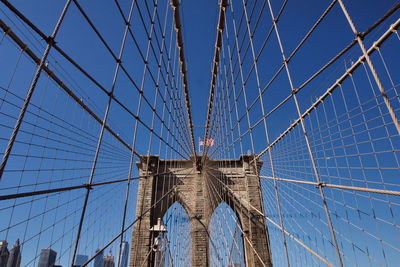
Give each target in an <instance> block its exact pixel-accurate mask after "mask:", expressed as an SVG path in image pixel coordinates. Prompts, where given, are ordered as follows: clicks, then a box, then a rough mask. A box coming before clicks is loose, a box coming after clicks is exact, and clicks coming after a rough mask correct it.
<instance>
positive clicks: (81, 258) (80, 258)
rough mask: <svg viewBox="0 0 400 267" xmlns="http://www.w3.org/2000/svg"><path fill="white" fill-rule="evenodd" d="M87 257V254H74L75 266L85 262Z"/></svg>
mask: <svg viewBox="0 0 400 267" xmlns="http://www.w3.org/2000/svg"><path fill="white" fill-rule="evenodd" d="M88 259H89V257H88V256H87V255H79V254H78V255H76V259H75V263H74V265H75V266H82V265H83V264H84V263H85V262H87V261H88Z"/></svg>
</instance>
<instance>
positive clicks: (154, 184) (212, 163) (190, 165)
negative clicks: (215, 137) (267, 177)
mask: <svg viewBox="0 0 400 267" xmlns="http://www.w3.org/2000/svg"><path fill="white" fill-rule="evenodd" d="M253 159H254V156H252V155H242V156H240V159H239V160H230V159H229V160H210V159H208V158H205V159H204V160H202V158H201V157H198V158H197V159H196V160H194V159H193V158H192V160H160V159H159V157H158V156H148V157H147V156H146V157H142V159H141V161H140V162H137V166H138V168H139V170H140V176H141V177H142V178H141V179H140V182H139V189H138V201H137V208H136V216H137V217H138V219H139V221H138V222H137V223H136V225H135V228H134V231H133V236H132V244H133V246H132V250H131V262H130V266H154V265H155V258H156V255H155V254H156V252H155V251H156V250H155V249H154V246H155V244H157V243H158V242H157V241H156V239H157V235H158V233H155V232H154V231H152V230H151V229H154V228H155V227H159V218H162V217H163V216H164V214H165V213H166V211H167V210H168V208H169V207H171V205H172V204H174V203H175V202H178V203H179V204H181V205H182V206H183V208H184V209H185V210H186V212H187V214H188V216H189V218H190V224H191V237H192V250H191V251H192V266H209V250H210V246H209V242H210V240H209V236H210V232H209V227H208V226H209V222H210V219H211V216H212V214H213V212H214V210H215V209H216V207H217V206H218V205H219V204H220V203H221V202H222V201H225V202H226V204H228V205H229V206H230V207H231V208H232V210H233V211H234V213H235V214H236V216H237V218H238V220H239V224H240V226H241V227H240V228H241V229H240V231H241V234H242V236H243V248H244V258H245V259H244V262H245V264H246V266H249V267H253V266H272V264H271V253H270V246H269V239H268V229H267V227H266V224H265V219H264V216H262V215H260V214H257V213H256V212H255V211H254V210H263V202H262V197H261V188H260V181H259V176H258V175H257V173H258V171H259V169H260V168H261V166H262V162H261V161H257V162H255V161H253ZM252 162H255V163H252ZM256 166H257V167H256ZM166 195H168V197H167V198H164V196H166ZM147 210H150V211H149V212H147V213H145V215H143V216H142V217H139V216H140V215H141V214H143V212H145V211H147Z"/></svg>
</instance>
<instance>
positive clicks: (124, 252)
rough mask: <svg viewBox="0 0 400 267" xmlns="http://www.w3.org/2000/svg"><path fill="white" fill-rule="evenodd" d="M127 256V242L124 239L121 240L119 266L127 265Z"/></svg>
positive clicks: (126, 266)
mask: <svg viewBox="0 0 400 267" xmlns="http://www.w3.org/2000/svg"><path fill="white" fill-rule="evenodd" d="M128 258H129V243H128V242H126V241H123V242H122V251H121V264H120V267H128Z"/></svg>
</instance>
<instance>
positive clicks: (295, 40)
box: [0, 0, 400, 266]
mask: <svg viewBox="0 0 400 267" xmlns="http://www.w3.org/2000/svg"><path fill="white" fill-rule="evenodd" d="M36 2H37V3H36ZM36 2H35V4H32V3H24V4H22V3H13V2H9V1H6V0H2V1H1V4H0V28H1V31H2V35H1V36H0V62H1V63H0V64H1V65H0V158H1V165H0V218H1V220H0V240H4V241H6V242H2V244H1V246H2V247H0V249H3V250H4V248H5V247H7V249H8V250H9V251H10V256H9V258H8V261H12V260H15V261H16V262H17V261H19V263H14V265H12V266H19V265H18V264H20V265H22V266H36V265H38V264H39V261H41V260H42V256H43V255H44V253H45V252H46V251H45V250H42V249H47V248H49V249H51V250H52V251H53V252H55V253H56V254H55V256H54V260H53V262H52V264H60V265H63V266H72V265H74V264H75V265H80V266H87V265H92V264H93V265H94V266H102V265H101V264H102V262H104V264H105V263H106V262H107V261H108V262H110V263H111V262H113V263H115V265H116V266H128V264H129V262H130V265H131V266H132V265H133V261H132V257H131V256H130V255H133V254H132V253H136V252H134V251H133V252H132V251H131V250H132V249H131V248H132V247H133V244H132V242H134V240H131V239H132V238H131V237H132V234H133V233H132V232H133V229H134V227H135V225H137V222H138V221H141V220H142V217H143V215H145V214H147V213H149V212H150V210H146V209H142V210H140V212H139V213H138V211H137V210H136V208H137V207H136V205H137V203H138V201H139V198H142V197H143V196H142V195H141V194H138V191H139V190H138V188H139V181H142V180H143V179H147V177H149V174H148V173H145V175H141V174H140V173H139V171H138V169H137V167H136V164H137V163H138V162H141V161H146V160H147V164H149V163H150V161H149V160H150V158H151V157H150V156H151V155H158V156H159V157H160V158H161V159H165V160H172V161H174V162H178V161H179V160H189V159H190V160H193V163H194V166H196V165H197V166H201V167H202V169H201V170H199V169H198V170H196V168H194V169H193V171H194V172H195V171H199V172H200V171H203V172H204V173H206V175H205V180H204V188H205V191H206V192H207V194H208V195H207V197H208V198H209V199H210V203H211V204H210V205H211V206H212V208H210V213H211V214H210V218H211V219H210V221H209V222H208V225H207V227H208V234H209V237H208V238H209V245H208V250H207V252H206V253H207V257H208V262H209V264H210V266H245V265H246V260H247V258H248V255H250V254H252V255H253V254H254V257H255V262H257V264H258V265H257V266H270V263H269V262H265V261H263V260H262V257H263V255H261V253H260V252H259V251H257V248H256V245H255V244H253V243H252V242H251V241H250V240H249V239H248V238H247V234H248V232H249V231H250V232H251V227H250V230H248V229H247V228H246V227H247V226H246V225H247V224H249V225H250V224H251V222H252V223H254V221H256V220H261V221H263V222H265V224H266V228H265V231H266V232H267V237H266V239H265V242H266V244H267V247H268V251H266V252H265V253H266V254H268V255H269V256H270V257H271V262H272V264H273V265H275V266H290V265H292V266H321V265H327V266H394V265H395V264H396V263H397V262H398V261H399V255H400V234H399V226H398V223H399V222H398V221H399V220H400V217H399V213H400V209H399V208H400V207H399V206H400V201H399V199H398V198H399V196H400V188H399V181H398V177H399V176H400V165H399V157H400V154H399V151H400V147H399V146H400V137H399V134H400V124H399V120H398V117H399V116H400V114H399V113H400V98H399V93H398V91H399V90H400V89H399V85H400V81H399V77H400V66H399V62H400V60H399V53H398V48H399V44H400V36H399V33H398V28H399V26H400V19H399V14H400V13H399V12H400V11H399V8H400V4H399V3H398V2H397V1H386V2H384V3H378V2H371V3H370V2H368V3H364V2H353V1H345V0H333V1H311V2H310V3H300V2H297V1H288V0H281V1H272V0H262V1H256V0H240V1H231V0H220V1H216V2H215V3H213V4H214V5H215V6H216V7H217V9H218V12H217V14H218V15H217V18H216V24H215V25H214V26H215V30H216V37H215V51H214V57H213V61H212V62H211V69H210V77H206V78H209V79H210V94H209V103H208V109H207V117H206V118H205V123H204V129H205V131H204V133H201V136H198V137H201V138H203V139H202V140H203V141H204V143H203V144H206V145H205V146H203V150H202V151H201V152H200V153H196V152H197V151H196V143H195V140H196V139H195V136H194V133H196V134H197V132H194V131H193V121H192V120H193V118H192V116H193V117H196V116H197V114H196V113H192V110H191V107H192V106H191V98H190V90H191V88H189V84H190V83H189V82H188V76H187V72H188V71H190V69H189V70H188V66H187V61H186V58H185V42H184V41H185V40H184V38H183V33H182V31H183V27H187V26H186V25H184V23H183V22H184V21H183V15H182V11H183V10H182V7H181V5H182V4H184V3H183V2H185V1H182V3H180V2H179V1H178V0H172V1H169V0H168V1H160V0H152V1H147V0H140V1H135V0H134V1H120V0H115V1H97V2H93V1H92V2H91V1H79V0H66V1H62V2H60V1H54V2H51V3H48V2H46V3H44V2H41V1H36ZM217 2H218V3H217ZM99 10H103V11H102V12H99ZM105 10H106V11H107V12H104V11H105ZM363 10H367V11H365V12H363ZM371 10H376V12H371ZM372 13H373V14H372ZM191 62H193V60H192V61H191ZM196 138H197V136H196ZM209 141H210V143H209ZM207 144H210V145H207ZM211 144H212V145H211ZM246 155H247V156H248V157H250V159H251V160H250V165H251V166H253V167H254V169H255V170H256V172H257V173H256V176H258V177H259V180H257V181H258V184H256V185H254V186H255V187H258V188H260V196H259V199H261V200H262V201H261V202H260V203H261V204H260V206H259V207H258V206H257V204H255V202H254V201H253V200H254V199H251V198H246V197H245V196H242V195H240V194H239V193H237V192H239V191H234V190H236V188H235V182H232V181H235V179H236V178H237V177H238V175H239V174H238V173H235V171H234V169H235V168H233V167H232V166H231V165H229V164H231V163H230V160H234V159H239V158H240V157H241V156H246ZM208 160H216V161H218V166H217V167H218V168H219V169H220V170H221V169H224V170H227V171H226V172H225V173H222V172H218V171H216V169H215V168H214V169H213V168H212V166H207V161H208ZM177 164H178V163H177ZM178 167H179V166H178V165H177V168H178ZM253 167H251V168H253ZM249 168H250V167H249ZM244 171H245V172H246V171H247V169H245V168H244ZM167 172H168V170H161V169H157V172H156V173H155V174H154V176H155V177H157V176H159V177H161V176H163V177H168V175H166V173H167ZM247 174H249V176H251V175H252V174H250V173H246V175H247ZM174 175H177V173H174ZM250 186H253V185H250ZM237 187H239V186H237ZM176 188H177V185H173V186H170V187H168V190H165V191H163V192H162V194H161V195H162V198H161V199H160V200H159V201H164V200H165V201H171V203H174V204H172V205H171V206H169V208H168V210H167V211H166V213H165V214H164V216H163V217H162V218H160V221H159V223H160V224H159V225H158V226H159V227H161V228H162V229H165V232H163V231H159V232H160V234H159V236H157V238H155V239H154V242H153V241H152V243H151V244H150V249H149V251H148V254H146V255H147V258H146V260H145V261H144V262H143V263H142V266H144V265H145V264H147V262H146V261H147V260H148V259H151V263H149V264H150V265H151V264H153V265H154V266H190V265H191V264H192V262H193V258H192V253H193V251H192V243H193V234H192V233H193V231H194V229H192V227H191V221H192V220H193V219H197V218H191V217H189V215H188V212H187V210H185V208H186V207H183V206H182V205H181V204H179V199H177V197H176V195H174V192H175V191H176ZM153 190H155V191H156V190H164V184H162V185H159V184H155V185H154V188H153ZM143 198H144V197H143ZM156 205H157V203H152V207H155V206H156ZM7 243H8V244H7ZM14 243H15V245H14V249H12V247H13V246H12V245H13V244H14ZM11 255H12V257H11ZM246 256H247V257H246ZM43 258H44V257H43ZM96 264H100V265H96ZM153 265H151V266H153Z"/></svg>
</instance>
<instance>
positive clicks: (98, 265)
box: [93, 249, 104, 267]
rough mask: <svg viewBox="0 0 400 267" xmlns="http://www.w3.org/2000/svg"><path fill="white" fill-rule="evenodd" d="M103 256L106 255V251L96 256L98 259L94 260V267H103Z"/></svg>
mask: <svg viewBox="0 0 400 267" xmlns="http://www.w3.org/2000/svg"><path fill="white" fill-rule="evenodd" d="M99 250H100V249H96V253H97V252H99ZM103 255H104V251H102V252H100V253H99V255H97V256H96V258H94V263H93V267H103V261H104V259H103Z"/></svg>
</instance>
